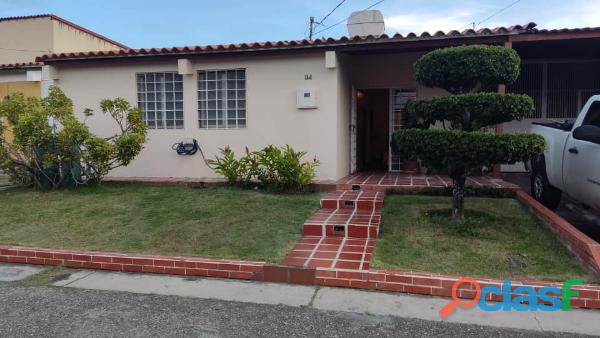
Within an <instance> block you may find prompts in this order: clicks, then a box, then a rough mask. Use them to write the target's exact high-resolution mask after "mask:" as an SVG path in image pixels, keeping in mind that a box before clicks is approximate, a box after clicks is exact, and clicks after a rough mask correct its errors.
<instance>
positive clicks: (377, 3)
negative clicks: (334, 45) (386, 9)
mask: <svg viewBox="0 0 600 338" xmlns="http://www.w3.org/2000/svg"><path fill="white" fill-rule="evenodd" d="M384 1H385V0H379V1H377V2H376V3H374V4H372V5H371V6H369V7H367V8H365V9H363V11H366V10H369V9H371V8H373V7H375V6H377V5H379V4H380V3H382V2H384ZM349 18H350V17H347V18H345V19H344V20H340V21H338V22H336V23H334V24H333V25H330V26H327V27H325V28H323V29H321V30H320V31H318V32H316V33H315V35H317V34H320V33H322V32H324V31H326V30H329V29H331V28H333V27H335V26H337V25H339V24H341V23H342V22H346V20H348V19H349Z"/></svg>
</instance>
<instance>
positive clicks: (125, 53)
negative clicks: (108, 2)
mask: <svg viewBox="0 0 600 338" xmlns="http://www.w3.org/2000/svg"><path fill="white" fill-rule="evenodd" d="M535 27H536V24H535V23H534V22H530V23H528V24H526V25H514V26H510V27H495V28H481V29H478V30H477V31H475V30H473V29H466V30H463V31H462V32H459V31H457V30H452V31H449V32H447V33H444V32H442V31H437V32H435V33H433V34H432V33H429V32H423V33H421V34H420V35H417V34H415V33H408V34H407V35H406V36H403V35H402V34H399V33H396V34H394V35H393V36H391V37H390V36H388V35H387V34H382V35H378V36H373V35H369V36H353V37H346V36H343V37H340V38H338V39H334V38H320V39H315V40H306V39H304V40H292V41H264V42H250V43H240V44H222V45H206V46H181V47H170V48H141V49H124V50H119V51H111V52H102V51H91V52H79V53H66V54H65V53H52V54H45V55H43V56H41V57H38V58H37V61H53V60H67V59H95V58H110V57H114V58H120V57H135V56H155V55H176V54H202V53H210V52H226V51H248V52H251V51H258V50H280V49H309V48H318V47H326V46H340V45H353V44H363V43H367V44H368V43H371V42H384V43H385V42H402V41H415V40H428V39H451V38H460V37H488V36H489V37H492V36H502V35H513V34H547V33H572V32H589V31H599V32H600V27H599V28H576V29H560V30H545V29H544V30H538V29H536V28H535Z"/></svg>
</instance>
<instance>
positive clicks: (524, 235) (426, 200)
mask: <svg viewBox="0 0 600 338" xmlns="http://www.w3.org/2000/svg"><path fill="white" fill-rule="evenodd" d="M450 205H451V204H450V198H449V197H438V196H416V195H388V196H387V197H386V200H385V204H384V208H383V210H382V213H383V214H382V227H381V229H382V233H381V234H380V238H379V239H378V241H377V245H376V246H375V252H374V254H373V264H372V265H374V266H376V267H380V268H400V269H412V270H420V271H428V272H438V273H450V274H459V275H467V276H476V277H493V278H515V279H526V278H532V279H546V280H558V281H562V280H565V279H567V278H580V279H583V280H585V281H588V282H591V281H595V280H596V279H595V278H594V276H593V275H592V274H591V273H590V272H588V270H586V269H585V268H584V267H583V266H582V265H581V264H579V262H578V261H576V260H575V258H574V257H573V256H572V255H571V254H570V253H569V252H568V251H567V249H566V248H565V247H564V246H563V245H562V244H561V243H560V242H559V241H558V240H557V239H556V237H555V236H554V235H553V234H552V233H551V232H550V231H549V230H548V229H546V228H545V227H544V225H542V224H541V223H540V222H539V221H538V220H537V219H536V218H535V216H533V215H532V214H531V213H529V212H528V211H527V210H525V208H523V207H522V206H521V205H520V204H519V202H517V201H516V200H514V199H496V198H467V199H466V201H465V205H466V219H465V221H462V222H455V221H452V220H451V219H450Z"/></svg>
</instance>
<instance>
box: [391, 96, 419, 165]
mask: <svg viewBox="0 0 600 338" xmlns="http://www.w3.org/2000/svg"><path fill="white" fill-rule="evenodd" d="M416 96H417V95H416V93H414V92H405V91H402V90H398V89H392V93H391V96H390V98H391V99H390V139H391V138H392V135H394V132H395V131H396V130H398V129H402V128H406V126H407V125H408V111H407V107H408V103H409V102H410V101H412V100H414V99H415V98H416ZM401 167H402V159H401V158H400V155H398V154H397V153H396V152H394V151H392V150H391V148H390V163H389V170H390V171H400V170H401Z"/></svg>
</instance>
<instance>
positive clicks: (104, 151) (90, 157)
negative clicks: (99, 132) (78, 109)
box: [0, 86, 146, 188]
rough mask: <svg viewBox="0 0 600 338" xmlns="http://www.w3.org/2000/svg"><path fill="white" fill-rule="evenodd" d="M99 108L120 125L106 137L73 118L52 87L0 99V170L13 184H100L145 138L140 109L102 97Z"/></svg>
mask: <svg viewBox="0 0 600 338" xmlns="http://www.w3.org/2000/svg"><path fill="white" fill-rule="evenodd" d="M100 107H101V109H102V112H103V113H104V114H109V115H110V116H111V117H112V118H113V120H114V121H115V123H116V125H117V126H118V132H117V133H115V135H112V136H110V137H107V138H102V137H99V136H96V135H94V134H92V133H91V132H90V131H89V129H88V127H87V126H86V125H85V123H84V122H81V121H79V120H78V119H77V118H76V117H75V115H74V114H73V104H72V102H71V100H70V99H69V98H68V97H67V96H66V95H65V94H64V93H63V92H62V91H61V90H60V88H58V87H56V86H52V87H51V88H50V91H49V94H48V96H47V97H45V98H43V99H38V98H34V97H27V98H26V97H25V96H24V95H23V94H20V93H17V94H14V95H12V96H11V97H10V98H9V99H8V100H5V101H3V102H0V118H2V119H3V120H4V121H5V123H4V124H2V125H0V169H1V170H3V171H4V172H6V173H8V174H9V175H10V176H11V178H12V180H13V181H15V182H17V183H21V184H26V185H27V184H34V185H36V186H38V187H43V186H50V187H52V188H59V187H63V186H65V185H72V184H80V183H87V182H90V183H94V184H98V183H100V181H101V179H102V177H104V176H105V175H106V174H108V172H109V171H110V170H112V169H114V168H117V167H119V166H125V165H128V164H129V163H130V162H131V161H132V160H133V159H134V158H135V157H136V156H137V155H138V154H139V153H140V151H141V150H142V148H143V145H144V143H145V142H146V126H145V124H144V121H143V120H142V114H141V111H140V110H139V109H137V108H133V107H131V106H130V105H129V103H128V102H127V101H126V100H124V99H122V98H117V99H115V100H103V101H102V102H101V103H100ZM84 115H85V116H86V117H89V116H91V115H92V111H91V110H89V109H86V110H85V111H84ZM6 129H10V130H11V132H10V133H7V132H5V131H6ZM9 135H10V136H9Z"/></svg>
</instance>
